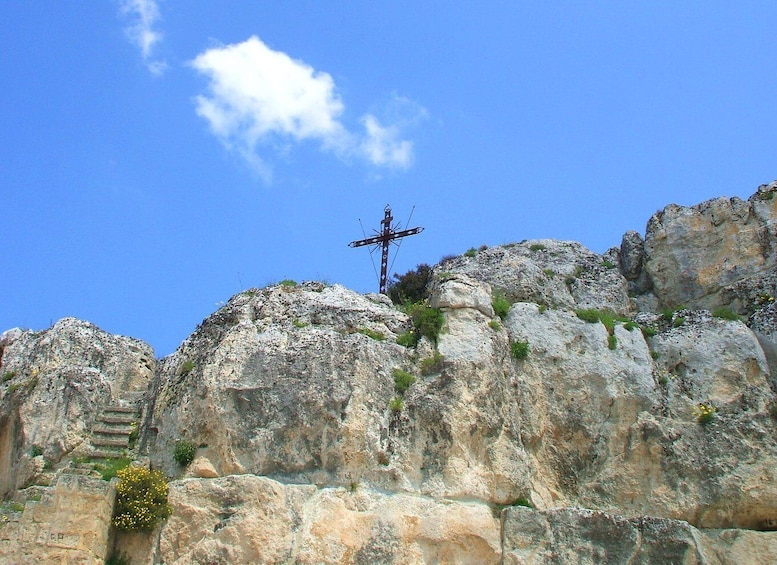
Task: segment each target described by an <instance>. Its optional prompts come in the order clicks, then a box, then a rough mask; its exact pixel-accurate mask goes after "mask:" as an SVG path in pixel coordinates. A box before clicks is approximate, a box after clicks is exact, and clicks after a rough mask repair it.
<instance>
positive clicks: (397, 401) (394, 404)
mask: <svg viewBox="0 0 777 565" xmlns="http://www.w3.org/2000/svg"><path fill="white" fill-rule="evenodd" d="M404 407H405V402H404V401H403V400H402V397H401V396H395V397H394V398H392V399H391V400H390V401H389V409H390V410H391V411H392V412H394V413H399V412H402V409H403V408H404Z"/></svg>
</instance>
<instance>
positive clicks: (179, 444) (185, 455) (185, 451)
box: [173, 439, 197, 467]
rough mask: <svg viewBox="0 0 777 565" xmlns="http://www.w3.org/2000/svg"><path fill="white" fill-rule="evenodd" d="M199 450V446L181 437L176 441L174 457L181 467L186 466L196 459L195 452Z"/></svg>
mask: <svg viewBox="0 0 777 565" xmlns="http://www.w3.org/2000/svg"><path fill="white" fill-rule="evenodd" d="M196 452H197V448H196V447H194V444H192V443H191V442H189V441H186V440H184V439H179V440H178V441H176V442H175V449H174V450H173V459H175V461H176V463H178V464H179V465H180V466H181V467H186V466H187V465H188V464H189V463H191V462H192V461H194V454H195V453H196Z"/></svg>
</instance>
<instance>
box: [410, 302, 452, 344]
mask: <svg viewBox="0 0 777 565" xmlns="http://www.w3.org/2000/svg"><path fill="white" fill-rule="evenodd" d="M409 313H410V318H411V319H412V320H413V326H414V327H415V331H416V333H417V334H418V335H419V337H418V339H419V340H420V339H421V336H423V337H426V338H428V339H429V340H431V341H432V342H433V343H437V337H438V336H439V335H440V330H441V329H442V325H443V323H444V322H445V317H444V316H443V314H442V312H441V311H440V310H439V309H438V308H430V307H429V306H426V305H425V304H414V305H412V306H411V307H410V312H409Z"/></svg>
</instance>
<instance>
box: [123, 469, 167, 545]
mask: <svg viewBox="0 0 777 565" xmlns="http://www.w3.org/2000/svg"><path fill="white" fill-rule="evenodd" d="M116 476H117V477H119V484H118V485H116V508H115V511H114V514H113V525H114V526H116V527H117V528H119V529H120V530H153V529H154V526H156V525H157V524H158V523H159V522H161V521H162V520H164V519H165V518H167V517H168V516H169V515H170V513H171V512H172V510H171V508H170V505H169V504H168V503H167V492H168V488H167V479H166V478H165V476H164V475H163V474H162V473H160V472H159V471H151V470H149V469H146V468H145V467H134V466H132V465H130V466H129V467H126V468H124V469H121V470H120V471H118V472H117V473H116Z"/></svg>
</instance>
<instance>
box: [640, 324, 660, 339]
mask: <svg viewBox="0 0 777 565" xmlns="http://www.w3.org/2000/svg"><path fill="white" fill-rule="evenodd" d="M639 329H640V330H642V336H643V337H653V336H654V335H656V334H657V333H658V332H657V331H656V330H655V329H653V328H651V327H650V326H640V327H639Z"/></svg>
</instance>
